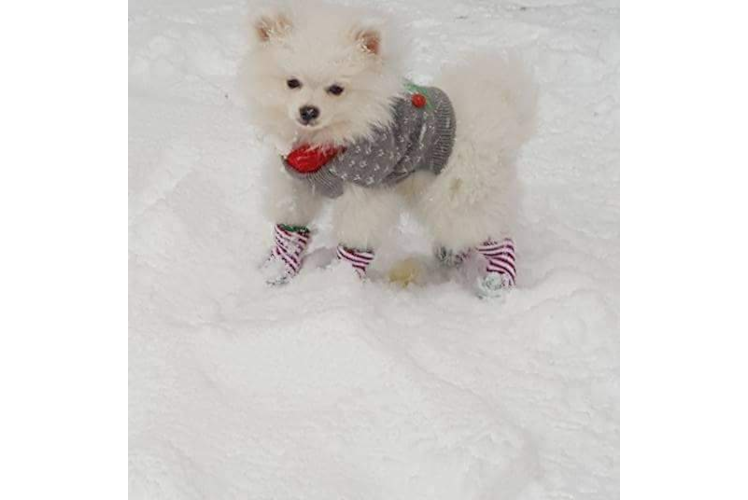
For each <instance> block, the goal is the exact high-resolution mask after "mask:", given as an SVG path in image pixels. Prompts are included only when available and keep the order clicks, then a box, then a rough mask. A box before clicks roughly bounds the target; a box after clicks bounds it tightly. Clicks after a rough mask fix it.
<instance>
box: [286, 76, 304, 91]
mask: <svg viewBox="0 0 748 500" xmlns="http://www.w3.org/2000/svg"><path fill="white" fill-rule="evenodd" d="M286 85H288V88H289V89H298V88H299V87H301V82H300V81H298V80H297V79H296V78H291V79H290V80H286Z"/></svg>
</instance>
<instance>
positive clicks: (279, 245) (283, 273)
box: [261, 224, 312, 285]
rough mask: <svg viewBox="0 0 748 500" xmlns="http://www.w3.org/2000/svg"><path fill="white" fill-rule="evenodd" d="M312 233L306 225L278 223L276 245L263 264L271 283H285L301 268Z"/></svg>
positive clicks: (264, 273) (263, 272)
mask: <svg viewBox="0 0 748 500" xmlns="http://www.w3.org/2000/svg"><path fill="white" fill-rule="evenodd" d="M311 239H312V234H311V232H310V231H309V229H308V228H306V227H304V226H290V225H286V224H276V226H275V247H273V249H272V250H271V251H270V256H269V257H268V259H267V260H266V261H265V263H264V264H263V265H262V268H261V272H262V274H263V275H264V276H265V281H266V282H267V283H268V284H269V285H283V284H285V283H288V282H289V281H290V280H291V278H293V277H294V276H296V275H297V274H298V273H299V270H301V266H302V264H303V260H304V252H305V251H306V248H307V246H309V242H310V241H311Z"/></svg>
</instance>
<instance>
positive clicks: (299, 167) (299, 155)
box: [285, 144, 345, 174]
mask: <svg viewBox="0 0 748 500" xmlns="http://www.w3.org/2000/svg"><path fill="white" fill-rule="evenodd" d="M344 149H345V148H342V147H338V148H335V147H319V146H309V145H308V144H304V145H301V146H299V147H297V148H296V149H294V150H293V151H291V152H290V153H288V156H286V157H285V161H286V163H287V164H288V165H289V166H290V167H291V168H293V169H294V170H296V171H297V172H300V173H303V174H310V173H313V172H316V171H317V170H319V169H321V168H322V167H323V166H325V164H326V163H327V162H329V161H330V160H332V159H333V158H335V156H337V155H338V153H340V152H342V151H343V150H344Z"/></svg>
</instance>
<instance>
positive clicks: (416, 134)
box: [284, 86, 456, 198]
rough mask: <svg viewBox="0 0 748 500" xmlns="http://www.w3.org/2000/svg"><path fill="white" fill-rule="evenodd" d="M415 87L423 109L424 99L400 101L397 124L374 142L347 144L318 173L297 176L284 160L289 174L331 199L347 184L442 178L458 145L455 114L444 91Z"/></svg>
mask: <svg viewBox="0 0 748 500" xmlns="http://www.w3.org/2000/svg"><path fill="white" fill-rule="evenodd" d="M412 88H414V89H417V90H416V91H414V93H415V94H420V95H423V96H424V97H425V98H426V99H425V105H424V104H423V101H420V102H419V101H418V99H420V97H419V98H418V99H412V95H403V96H400V97H398V98H397V99H396V101H395V102H394V104H393V107H392V113H393V120H392V121H391V123H390V124H389V125H388V126H386V127H380V128H376V129H374V130H373V133H372V134H371V135H370V137H367V138H363V139H360V140H358V141H356V142H354V143H353V144H350V145H348V146H347V147H346V148H345V149H344V150H343V151H341V152H339V153H338V154H337V155H335V156H334V157H333V158H332V159H330V160H329V161H327V163H325V164H324V165H323V166H322V167H321V168H320V169H319V170H317V171H316V172H311V173H303V172H299V171H298V170H296V169H295V168H294V167H293V166H292V165H290V164H289V163H288V161H287V160H286V159H285V158H284V164H285V166H286V170H287V171H288V172H289V173H290V174H291V175H292V176H294V177H296V178H299V179H303V180H305V181H306V182H309V183H310V185H311V187H312V189H313V190H314V191H315V192H316V193H318V194H320V195H322V196H326V197H328V198H337V197H338V196H340V195H342V194H343V189H344V185H345V183H346V182H350V183H353V184H356V185H359V186H362V187H366V188H383V187H389V186H393V185H395V184H397V183H398V182H400V181H402V180H404V179H406V178H407V177H408V176H410V175H411V174H413V173H414V172H416V171H417V170H426V171H429V172H432V173H434V174H439V173H440V172H441V171H442V169H443V168H444V166H445V165H446V164H447V161H448V160H449V156H450V154H451V153H452V147H453V146H454V137H455V126H456V124H455V114H454V109H453V108H452V103H451V102H450V100H449V97H448V96H447V95H446V94H445V93H444V92H443V91H442V90H440V89H438V88H436V87H415V86H412ZM418 104H421V106H419V105H418Z"/></svg>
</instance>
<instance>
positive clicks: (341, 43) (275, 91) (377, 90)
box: [244, 13, 397, 143]
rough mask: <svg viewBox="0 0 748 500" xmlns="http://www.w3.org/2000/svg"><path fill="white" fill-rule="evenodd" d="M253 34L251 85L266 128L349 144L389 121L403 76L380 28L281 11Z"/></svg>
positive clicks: (312, 140)
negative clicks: (388, 55) (388, 56)
mask: <svg viewBox="0 0 748 500" xmlns="http://www.w3.org/2000/svg"><path fill="white" fill-rule="evenodd" d="M253 36H254V37H255V40H254V41H255V46H254V48H253V50H252V51H251V52H250V54H249V56H248V58H247V60H246V61H245V64H246V65H247V68H246V69H247V74H248V76H249V77H248V78H247V80H246V81H245V82H244V85H247V86H248V88H247V89H246V90H247V91H248V92H249V93H250V97H251V99H250V100H251V101H253V103H254V106H253V108H254V110H253V111H254V113H255V114H256V116H255V118H256V119H257V118H259V122H260V125H263V126H264V127H265V128H266V129H270V130H271V131H276V132H277V131H280V132H282V135H284V136H286V137H288V136H293V137H294V140H295V141H296V142H298V141H304V142H307V143H345V142H347V141H349V140H354V139H355V138H357V137H359V136H361V135H363V134H366V133H367V132H368V131H369V130H370V129H371V128H372V126H375V125H381V124H382V123H384V122H386V121H387V119H388V115H389V104H390V102H391V99H392V97H393V95H392V94H393V92H394V93H397V90H396V88H394V87H393V83H392V82H393V80H397V77H395V76H394V75H393V73H392V72H391V71H390V70H389V68H388V66H387V64H386V60H385V59H384V58H383V55H382V51H381V49H382V33H381V31H380V30H379V29H378V28H376V27H372V26H367V25H364V24H362V23H360V22H357V21H355V20H353V19H350V18H349V17H346V16H345V15H340V14H339V13H338V15H337V16H332V15H331V16H328V17H327V18H326V19H318V18H317V17H315V16H309V17H302V18H296V17H294V18H292V17H291V16H289V15H287V14H282V13H275V14H273V15H265V16H261V17H260V18H259V19H257V20H255V21H254V24H253ZM271 122H272V123H271Z"/></svg>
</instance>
